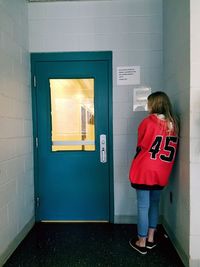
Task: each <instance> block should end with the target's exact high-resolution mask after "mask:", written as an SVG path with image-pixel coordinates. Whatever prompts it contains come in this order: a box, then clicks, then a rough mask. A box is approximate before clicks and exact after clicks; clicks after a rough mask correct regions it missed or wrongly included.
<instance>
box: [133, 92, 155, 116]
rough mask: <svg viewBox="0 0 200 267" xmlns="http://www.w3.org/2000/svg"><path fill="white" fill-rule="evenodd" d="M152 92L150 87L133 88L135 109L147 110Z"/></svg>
mask: <svg viewBox="0 0 200 267" xmlns="http://www.w3.org/2000/svg"><path fill="white" fill-rule="evenodd" d="M150 94H151V88H150V87H138V88H134V89H133V111H147V110H148V108H147V98H148V96H149V95H150Z"/></svg>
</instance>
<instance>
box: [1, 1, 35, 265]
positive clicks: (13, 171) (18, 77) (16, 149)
mask: <svg viewBox="0 0 200 267" xmlns="http://www.w3.org/2000/svg"><path fill="white" fill-rule="evenodd" d="M27 14H28V12H27V3H26V1H25V0H16V1H0V256H1V255H2V254H3V253H4V252H5V250H7V248H8V246H10V244H11V243H12V242H13V240H14V239H15V238H16V236H17V235H18V234H19V232H20V231H21V230H22V229H23V228H24V226H25V225H26V224H27V223H28V222H29V221H30V219H31V218H32V217H33V216H34V203H33V191H34V187H33V155H32V152H33V151H32V118H31V117H32V115H31V91H30V63H29V52H28V15H27ZM0 265H1V262H0Z"/></svg>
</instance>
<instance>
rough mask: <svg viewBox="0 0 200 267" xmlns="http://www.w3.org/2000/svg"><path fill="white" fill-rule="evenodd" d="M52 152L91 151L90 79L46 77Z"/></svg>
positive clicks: (93, 142) (92, 80) (92, 85)
mask: <svg viewBox="0 0 200 267" xmlns="http://www.w3.org/2000/svg"><path fill="white" fill-rule="evenodd" d="M49 84H50V96H51V141H52V151H69V150H76V151H77V150H81V151H94V150H95V123H94V122H95V114H94V79H93V78H89V79H49Z"/></svg>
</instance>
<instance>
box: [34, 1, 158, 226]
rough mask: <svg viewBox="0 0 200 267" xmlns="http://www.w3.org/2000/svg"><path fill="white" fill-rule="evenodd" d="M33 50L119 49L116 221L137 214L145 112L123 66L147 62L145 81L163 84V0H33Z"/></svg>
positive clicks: (115, 117)
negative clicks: (136, 178)
mask: <svg viewBox="0 0 200 267" xmlns="http://www.w3.org/2000/svg"><path fill="white" fill-rule="evenodd" d="M29 29H30V31H29V38H30V52H56V51H100V50H101V51H102V50H106V51H108V50H111V51H113V120H114V193H115V221H116V222H117V221H123V222H124V221H125V220H129V219H131V220H132V219H133V218H132V217H131V218H130V217H129V216H135V215H136V203H135V202H136V200H135V192H134V190H133V189H132V188H131V187H130V185H129V181H128V170H129V167H130V161H131V159H132V157H133V155H134V154H135V145H136V134H137V126H138V123H139V121H140V120H141V119H142V118H143V117H144V116H145V115H146V114H145V113H144V112H138V113H133V111H132V98H133V97H132V90H133V87H134V86H117V84H116V68H117V67H118V66H130V65H139V66H141V85H147V86H150V87H152V90H160V89H162V0H129V1H126V0H118V1H88V2H87V1H83V2H78V1H77V2H57V3H55V2H54V3H31V4H29Z"/></svg>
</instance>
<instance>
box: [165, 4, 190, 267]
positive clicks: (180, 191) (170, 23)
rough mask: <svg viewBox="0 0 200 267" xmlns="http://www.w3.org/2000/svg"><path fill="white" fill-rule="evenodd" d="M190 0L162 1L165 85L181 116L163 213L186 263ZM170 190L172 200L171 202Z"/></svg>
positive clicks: (188, 180) (187, 238) (188, 194)
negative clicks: (174, 160) (176, 150)
mask: <svg viewBox="0 0 200 267" xmlns="http://www.w3.org/2000/svg"><path fill="white" fill-rule="evenodd" d="M189 2H190V1H189V0H168V1H164V2H163V3H164V4H163V25H164V27H163V36H164V38H163V44H164V45H163V51H164V52H163V56H164V57H163V58H164V88H165V90H166V92H167V93H168V95H169V96H170V98H171V100H172V103H173V105H174V107H175V111H176V113H177V114H178V115H179V117H180V140H179V152H178V155H177V159H176V163H175V166H174V170H173V173H172V175H171V180H170V184H169V186H168V187H167V188H166V190H165V191H164V199H165V200H164V201H163V203H164V205H163V207H164V209H163V216H164V220H165V226H166V227H167V229H168V232H169V234H170V237H171V239H172V240H173V243H174V245H175V247H176V248H177V249H178V251H179V253H180V255H181V257H182V259H183V261H184V263H185V265H186V266H187V264H188V261H189V228H190V221H189V216H190V189H189V188H190V178H191V177H190V8H189ZM170 192H172V196H173V197H172V198H173V201H172V203H170V197H169V196H170Z"/></svg>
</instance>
